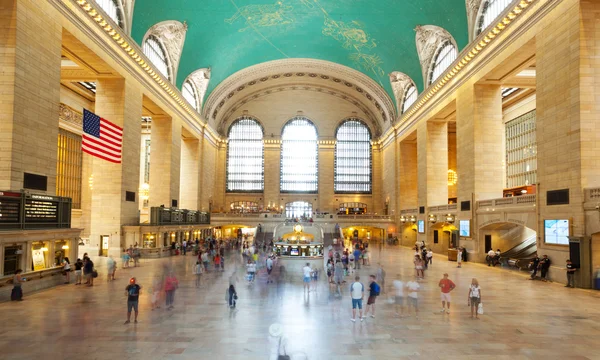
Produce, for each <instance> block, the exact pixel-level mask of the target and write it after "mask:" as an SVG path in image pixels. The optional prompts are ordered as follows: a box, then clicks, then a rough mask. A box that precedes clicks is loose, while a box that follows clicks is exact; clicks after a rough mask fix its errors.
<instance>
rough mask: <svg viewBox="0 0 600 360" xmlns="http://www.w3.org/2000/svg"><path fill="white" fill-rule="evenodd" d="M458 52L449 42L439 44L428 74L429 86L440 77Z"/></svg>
mask: <svg viewBox="0 0 600 360" xmlns="http://www.w3.org/2000/svg"><path fill="white" fill-rule="evenodd" d="M457 56H458V52H457V51H456V47H454V45H453V44H452V42H451V41H450V40H446V41H444V42H443V43H441V44H440V47H439V48H438V51H437V53H436V55H435V56H434V58H433V65H432V66H431V72H430V74H429V85H431V84H433V82H434V81H435V80H437V78H439V77H440V75H442V74H443V73H444V72H445V71H446V70H447V69H448V67H449V66H450V65H452V63H453V62H454V60H456V57H457Z"/></svg>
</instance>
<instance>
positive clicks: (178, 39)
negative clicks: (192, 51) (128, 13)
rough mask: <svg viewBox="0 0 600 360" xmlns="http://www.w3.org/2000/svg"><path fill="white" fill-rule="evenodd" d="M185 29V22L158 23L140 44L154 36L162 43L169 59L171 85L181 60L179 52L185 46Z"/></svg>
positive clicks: (186, 27)
mask: <svg viewBox="0 0 600 360" xmlns="http://www.w3.org/2000/svg"><path fill="white" fill-rule="evenodd" d="M187 29H188V26H187V24H186V23H185V22H183V23H181V22H179V21H177V20H167V21H163V22H159V23H158V24H156V25H154V26H152V27H151V28H150V29H149V30H148V32H146V35H144V41H143V42H142V44H143V43H144V42H145V41H146V39H147V38H148V36H150V35H154V36H156V38H158V39H159V40H160V41H161V42H162V44H163V45H164V47H165V50H166V51H167V56H168V57H169V67H170V70H171V79H173V83H175V79H177V69H178V68H179V60H181V52H182V51H183V45H184V44H185V34H186V33H187Z"/></svg>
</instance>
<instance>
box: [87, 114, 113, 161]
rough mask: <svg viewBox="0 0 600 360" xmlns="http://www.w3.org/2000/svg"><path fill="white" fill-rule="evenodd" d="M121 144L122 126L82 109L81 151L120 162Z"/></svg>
mask: <svg viewBox="0 0 600 360" xmlns="http://www.w3.org/2000/svg"><path fill="white" fill-rule="evenodd" d="M122 145H123V128H120V127H118V126H117V125H115V124H113V123H111V122H110V121H108V120H106V119H103V118H101V117H100V116H98V115H96V114H94V113H93V112H91V111H88V110H86V109H83V139H82V141H81V150H83V152H86V153H88V154H90V155H92V156H96V157H99V158H100V159H104V160H106V161H110V162H113V163H117V164H120V163H121V148H122Z"/></svg>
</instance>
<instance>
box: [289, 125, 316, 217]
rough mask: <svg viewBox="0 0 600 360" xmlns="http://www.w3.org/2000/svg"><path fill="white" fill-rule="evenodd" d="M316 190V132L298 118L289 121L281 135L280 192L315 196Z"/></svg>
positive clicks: (312, 127) (312, 126)
mask: <svg viewBox="0 0 600 360" xmlns="http://www.w3.org/2000/svg"><path fill="white" fill-rule="evenodd" d="M318 188H319V178H318V143H317V128H316V127H315V125H314V124H313V123H312V121H310V120H308V119H307V118H305V117H301V116H298V117H296V118H294V119H292V120H290V121H288V122H287V124H285V126H284V127H283V131H282V133H281V180H280V191H281V192H283V193H316V192H317V191H318ZM311 213H312V210H311Z"/></svg>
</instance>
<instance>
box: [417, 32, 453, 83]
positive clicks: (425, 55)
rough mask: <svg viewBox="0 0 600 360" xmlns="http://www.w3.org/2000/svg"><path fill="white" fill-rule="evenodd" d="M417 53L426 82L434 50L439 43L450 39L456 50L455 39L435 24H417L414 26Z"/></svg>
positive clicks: (425, 81)
mask: <svg viewBox="0 0 600 360" xmlns="http://www.w3.org/2000/svg"><path fill="white" fill-rule="evenodd" d="M415 31H416V33H417V34H416V38H415V40H416V44H417V53H418V54H419V61H420V62H421V71H422V72H423V83H424V84H427V74H428V72H429V68H430V67H431V62H432V61H433V57H434V56H435V53H436V50H437V49H438V48H439V46H440V44H442V43H443V42H445V41H447V40H450V41H451V42H452V44H454V46H455V47H456V49H457V51H458V46H456V41H454V38H453V37H452V35H451V34H450V33H449V32H448V31H446V30H445V29H443V28H441V27H439V26H435V25H422V26H421V25H419V26H417V27H416V28H415Z"/></svg>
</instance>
